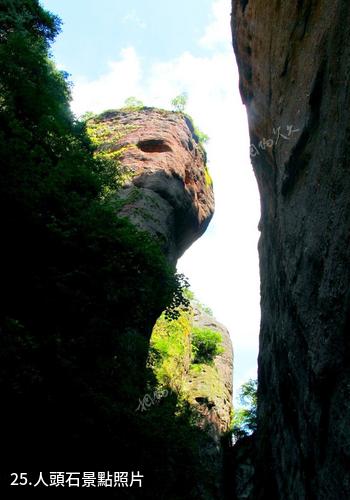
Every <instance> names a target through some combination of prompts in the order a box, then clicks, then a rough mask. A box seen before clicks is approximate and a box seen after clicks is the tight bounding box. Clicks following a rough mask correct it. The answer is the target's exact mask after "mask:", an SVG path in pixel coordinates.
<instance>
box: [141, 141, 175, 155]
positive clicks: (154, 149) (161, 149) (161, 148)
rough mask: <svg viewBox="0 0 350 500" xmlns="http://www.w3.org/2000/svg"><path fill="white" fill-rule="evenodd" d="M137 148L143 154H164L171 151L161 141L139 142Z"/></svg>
mask: <svg viewBox="0 0 350 500" xmlns="http://www.w3.org/2000/svg"><path fill="white" fill-rule="evenodd" d="M137 147H138V148H139V149H141V151H144V152H145V153H166V152H167V151H171V148H170V147H169V146H168V145H167V144H166V143H165V142H164V141H163V140H161V139H149V140H147V141H140V142H139V143H138V144H137Z"/></svg>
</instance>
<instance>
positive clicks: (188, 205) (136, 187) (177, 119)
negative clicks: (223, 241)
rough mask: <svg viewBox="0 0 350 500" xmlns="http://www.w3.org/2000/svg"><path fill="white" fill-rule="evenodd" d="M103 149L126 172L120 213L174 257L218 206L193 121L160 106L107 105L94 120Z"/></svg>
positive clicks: (94, 134)
mask: <svg viewBox="0 0 350 500" xmlns="http://www.w3.org/2000/svg"><path fill="white" fill-rule="evenodd" d="M88 126H89V129H90V131H91V133H92V137H93V139H95V140H96V141H97V142H98V146H99V151H100V152H101V153H102V154H106V155H107V156H108V157H110V158H112V159H115V160H116V161H117V162H118V164H119V169H122V170H123V172H124V174H125V175H124V179H123V188H122V189H121V190H120V192H119V193H118V198H119V199H121V200H122V204H121V207H120V211H119V214H120V215H125V216H126V217H128V218H129V220H131V222H133V223H134V224H135V225H136V226H137V227H139V228H140V229H142V230H145V231H147V232H149V233H150V234H151V235H152V236H154V237H156V238H157V239H158V240H159V242H160V243H161V245H162V247H163V249H164V251H165V253H166V255H167V256H168V258H169V260H170V261H172V262H175V261H176V260H177V259H178V258H179V257H180V256H181V255H182V254H183V252H184V251H185V250H186V249H187V248H188V247H189V246H190V245H191V244H192V243H193V242H194V241H195V240H196V239H197V238H199V237H200V236H201V235H202V234H203V232H204V231H205V230H206V228H207V226H208V224H209V222H210V220H211V217H212V215H213V212H214V195H213V186H212V181H211V178H210V176H209V173H208V170H207V166H206V155H205V151H204V149H203V147H202V146H201V144H200V143H199V138H198V136H197V135H196V133H195V131H194V128H193V124H192V121H191V120H190V119H189V118H188V117H186V116H185V115H183V114H182V113H177V112H173V111H165V110H160V109H155V108H142V109H129V110H124V111H123V110H121V111H108V112H105V113H103V114H102V115H100V116H99V117H97V118H94V119H92V120H90V122H89V124H88Z"/></svg>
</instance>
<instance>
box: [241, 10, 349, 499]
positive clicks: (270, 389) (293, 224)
mask: <svg viewBox="0 0 350 500" xmlns="http://www.w3.org/2000/svg"><path fill="white" fill-rule="evenodd" d="M232 28H233V44H234V49H235V53H236V56H237V62H238V66H239V72H240V90H241V94H242V98H243V101H244V103H245V105H246V107H247V112H248V118H249V128H250V138H251V144H252V147H251V155H252V162H253V166H254V170H255V174H256V177H257V180H258V184H259V190H260V195H261V222H260V228H261V239H260V243H259V253H260V271H261V331H260V352H259V390H258V393H259V394H258V396H259V397H258V432H257V441H256V442H257V447H256V455H255V457H254V458H255V459H256V465H257V473H258V474H257V477H258V478H260V482H259V483H258V489H257V490H256V491H255V492H254V494H253V496H249V498H254V500H257V499H260V498H264V499H265V498H269V499H270V498H279V499H290V500H294V499H300V500H301V499H317V500H328V499H331V498H344V499H345V498H350V341H349V333H350V328H349V327H350V312H349V311H350V295H349V288H350V268H349V262H350V231H349V228H350V176H349V158H350V139H349V137H350V135H349V119H350V116H349V110H350V92H349V67H350V45H349V38H350V3H349V2H348V1H344V0H343V1H342V0H334V1H332V2H329V1H326V0H300V1H298V2H297V1H294V0H286V1H282V2H281V1H280V0H271V1H269V2H266V1H263V0H249V1H248V0H244V1H243V0H234V1H233V17H232ZM240 498H241V497H240ZM242 498H243V497H242ZM244 498H248V496H244Z"/></svg>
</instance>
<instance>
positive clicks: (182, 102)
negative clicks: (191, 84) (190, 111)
mask: <svg viewBox="0 0 350 500" xmlns="http://www.w3.org/2000/svg"><path fill="white" fill-rule="evenodd" d="M187 100H188V94H187V92H182V94H180V95H178V96H176V97H174V99H172V101H171V105H172V106H173V108H174V109H175V111H177V112H180V113H183V112H184V111H185V108H186V105H187Z"/></svg>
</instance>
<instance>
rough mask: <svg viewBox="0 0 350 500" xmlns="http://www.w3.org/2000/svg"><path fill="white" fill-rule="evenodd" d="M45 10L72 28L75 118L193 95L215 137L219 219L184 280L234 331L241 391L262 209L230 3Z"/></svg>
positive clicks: (252, 372)
mask: <svg viewBox="0 0 350 500" xmlns="http://www.w3.org/2000/svg"><path fill="white" fill-rule="evenodd" d="M41 3H42V5H43V6H44V7H45V8H47V9H48V10H51V11H52V12H54V13H57V14H58V15H59V16H60V17H61V18H62V19H63V21H64V25H63V33H62V35H60V37H59V38H58V41H57V42H56V44H55V46H54V47H53V55H54V58H55V60H56V63H57V64H58V65H59V67H60V68H62V69H64V70H67V71H68V72H69V73H70V74H71V80H72V81H73V84H74V87H73V102H72V108H73V111H74V112H75V113H76V114H77V115H80V114H82V113H84V112H85V111H94V112H101V111H104V110H105V109H111V108H118V107H121V106H122V104H123V102H124V100H125V99H126V98H127V97H130V96H135V97H137V98H138V99H140V100H142V101H143V102H144V103H145V104H146V105H148V106H158V107H163V108H170V107H171V106H170V101H171V99H173V98H174V97H175V96H177V95H178V94H180V93H182V92H187V93H188V97H189V98H188V105H187V108H186V111H187V112H188V113H189V114H190V115H191V116H192V117H193V118H194V120H195V123H196V125H197V126H198V127H199V128H200V129H201V130H202V131H203V132H205V133H206V134H208V135H209V137H210V141H209V143H208V144H207V146H206V149H207V153H208V160H209V163H208V164H209V169H210V172H211V175H212V177H213V180H214V189H215V198H216V213H215V216H214V218H213V221H212V223H211V225H210V226H209V229H208V230H207V232H206V234H205V235H204V236H203V237H202V238H201V239H200V240H198V241H197V242H196V243H195V244H194V245H193V246H192V247H191V248H190V249H189V250H188V251H187V252H186V253H185V255H184V256H183V257H182V258H181V259H180V261H179V263H178V270H179V271H180V272H183V273H184V274H185V275H186V276H187V277H188V278H189V281H190V283H191V288H192V290H193V291H194V292H195V294H196V296H197V297H198V299H199V300H200V301H202V302H204V303H205V304H207V305H208V306H209V307H210V308H211V309H212V310H213V312H214V315H215V316H216V318H217V319H218V320H219V321H220V322H222V323H224V324H225V325H226V326H227V328H228V329H229V331H230V334H231V338H232V341H233V346H234V354H235V372H234V386H235V390H236V391H237V388H238V387H239V385H240V384H241V383H243V382H245V381H246V380H247V379H248V378H249V377H254V378H255V377H256V358H257V351H258V332H259V322H260V311H259V300H260V297H259V269H258V254H257V241H258V237H259V233H258V230H257V225H258V221H259V210H260V207H259V194H258V190H257V187H256V183H255V178H254V175H253V171H252V167H251V164H250V158H249V136H248V127H247V119H246V113H245V109H244V107H243V105H242V103H241V98H240V95H239V91H238V72H237V68H236V64H235V58H234V55H233V50H232V45H231V33H230V3H231V2H230V0H190V1H188V0H178V2H177V7H176V9H174V4H173V3H171V4H170V3H169V2H164V1H163V0H129V1H128V2H115V1H114V0H99V1H98V2H97V1H96V0H74V1H72V0H43V1H42V2H41ZM116 4H119V5H116ZM121 4H123V5H121ZM165 4H166V5H165Z"/></svg>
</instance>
